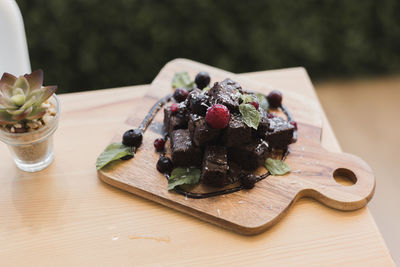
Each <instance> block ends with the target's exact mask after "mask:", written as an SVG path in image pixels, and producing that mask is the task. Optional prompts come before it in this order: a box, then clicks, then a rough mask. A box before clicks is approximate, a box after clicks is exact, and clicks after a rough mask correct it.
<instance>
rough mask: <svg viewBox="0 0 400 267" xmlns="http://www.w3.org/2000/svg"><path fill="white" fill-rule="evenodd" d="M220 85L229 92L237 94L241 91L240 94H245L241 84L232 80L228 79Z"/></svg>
mask: <svg viewBox="0 0 400 267" xmlns="http://www.w3.org/2000/svg"><path fill="white" fill-rule="evenodd" d="M220 84H221V87H222V88H223V89H224V90H225V91H227V92H230V93H235V92H236V91H239V92H240V93H243V89H242V87H241V86H240V84H239V83H237V82H235V81H233V80H231V79H230V78H226V79H225V80H223V81H222V82H221V83H220Z"/></svg>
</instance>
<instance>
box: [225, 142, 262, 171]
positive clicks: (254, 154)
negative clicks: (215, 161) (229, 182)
mask: <svg viewBox="0 0 400 267" xmlns="http://www.w3.org/2000/svg"><path fill="white" fill-rule="evenodd" d="M228 155H229V160H232V161H234V162H236V163H237V164H239V165H240V166H241V167H242V168H243V169H245V170H248V171H251V170H255V169H257V167H258V166H260V165H262V164H264V161H265V159H266V158H267V155H268V144H267V143H266V142H265V141H264V140H262V139H254V140H252V141H251V142H250V143H249V144H246V145H241V146H237V147H231V148H230V149H229V154H228Z"/></svg>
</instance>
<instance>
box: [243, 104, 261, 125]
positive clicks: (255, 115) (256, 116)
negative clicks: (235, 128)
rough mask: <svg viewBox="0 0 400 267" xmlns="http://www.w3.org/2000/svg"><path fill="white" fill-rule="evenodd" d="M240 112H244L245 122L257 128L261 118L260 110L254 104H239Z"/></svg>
mask: <svg viewBox="0 0 400 267" xmlns="http://www.w3.org/2000/svg"><path fill="white" fill-rule="evenodd" d="M239 112H240V114H242V119H243V122H244V123H245V124H246V125H247V126H249V127H251V128H254V129H255V130H257V128H258V125H259V124H260V120H261V116H260V112H258V110H256V108H255V107H254V106H253V105H251V104H245V103H242V104H240V105H239Z"/></svg>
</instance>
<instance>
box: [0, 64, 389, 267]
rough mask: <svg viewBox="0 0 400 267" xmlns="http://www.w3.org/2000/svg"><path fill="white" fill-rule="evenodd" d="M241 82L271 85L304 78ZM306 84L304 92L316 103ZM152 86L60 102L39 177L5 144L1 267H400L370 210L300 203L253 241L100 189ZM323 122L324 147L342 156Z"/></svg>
mask: <svg viewBox="0 0 400 267" xmlns="http://www.w3.org/2000/svg"><path fill="white" fill-rule="evenodd" d="M242 75H243V76H245V77H249V78H252V79H257V80H258V81H262V82H268V83H270V84H272V85H273V82H274V80H282V78H283V77H285V79H288V78H289V79H299V78H301V77H302V78H303V79H304V75H305V72H304V70H303V69H301V68H295V69H287V70H280V71H269V72H258V73H249V74H242ZM307 81H308V80H307ZM308 83H309V85H308V86H307V88H308V90H307V91H305V92H303V93H304V94H306V95H308V96H309V97H312V98H316V94H315V92H314V90H313V88H312V85H311V82H309V81H308ZM147 89H148V85H143V86H132V87H125V88H118V89H110V90H100V91H91V92H83V93H75V94H65V95H61V96H60V98H61V103H62V114H61V121H60V126H59V129H58V130H57V132H56V134H55V161H54V162H53V164H52V165H51V166H50V167H49V168H47V169H46V170H44V171H42V172H39V173H34V174H31V173H24V172H22V171H19V170H18V169H17V168H16V167H15V165H14V163H13V161H12V158H11V156H10V154H9V152H8V151H7V148H6V146H5V145H4V144H2V143H1V144H0V166H1V172H0V222H1V223H0V244H1V246H0V262H1V265H2V266H21V265H29V266H38V265H40V266H74V265H75V266H76V265H77V266H89V265H90V266H91V265H93V266H132V265H157V266H160V265H161V266H163V265H173V266H176V265H190V266H193V265H200V266H210V265H219V264H220V265H222V264H224V265H242V266H243V265H263V266H265V265H296V266H299V265H306V266H310V265H324V266H326V265H334V266H337V265H339V264H346V265H352V266H357V265H360V266H365V265H373V266H392V265H394V263H393V260H392V258H391V256H390V253H389V251H388V250H387V247H386V245H385V243H384V240H383V239H382V236H381V234H380V233H379V230H378V228H377V227H376V224H375V222H374V219H373V218H372V216H371V214H370V212H369V211H368V208H363V209H361V210H358V211H354V212H342V211H336V210H333V209H330V208H327V207H325V206H323V205H321V204H319V203H317V202H315V201H313V200H311V199H303V200H300V201H299V202H298V203H297V205H295V207H294V208H293V209H292V210H291V211H290V212H289V214H288V216H287V217H285V218H284V219H283V220H282V221H281V222H280V223H279V224H277V225H276V226H274V227H273V228H272V229H271V230H269V231H267V232H265V233H263V234H260V235H257V236H251V237H249V236H241V235H238V234H235V233H232V232H229V231H227V230H223V229H221V228H219V227H216V226H213V225H211V224H209V223H205V222H202V221H200V220H197V219H195V218H193V217H191V216H188V215H184V214H182V213H179V212H176V211H174V210H171V209H169V208H166V207H163V206H161V205H158V204H155V203H153V202H151V201H147V200H145V199H141V198H139V197H136V196H134V195H132V194H129V193H126V192H123V191H120V190H118V189H115V188H113V187H110V186H108V185H106V184H104V183H102V182H101V181H100V180H99V179H98V178H97V175H96V170H95V166H94V164H95V160H96V157H97V156H98V154H99V153H100V152H101V151H102V150H103V149H104V147H105V146H106V145H107V144H108V143H109V141H110V139H111V138H112V137H113V135H114V133H115V131H116V129H117V128H118V127H119V125H120V124H121V123H122V122H123V121H124V119H125V118H126V117H127V114H128V113H129V112H130V110H131V108H132V103H133V102H134V100H135V98H139V97H141V96H142V95H144V93H145V92H146V90H147ZM321 114H322V115H323V111H322V109H321ZM323 118H324V131H323V138H322V142H323V144H324V145H325V146H326V147H327V148H329V149H331V150H340V147H339V145H338V143H337V141H336V139H335V137H334V135H333V133H332V130H331V128H330V126H329V123H328V122H327V120H326V117H325V116H324V115H323Z"/></svg>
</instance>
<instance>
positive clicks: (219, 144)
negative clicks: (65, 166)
mask: <svg viewBox="0 0 400 267" xmlns="http://www.w3.org/2000/svg"><path fill="white" fill-rule="evenodd" d="M176 75H183V76H182V77H177V78H176V79H175V77H174V80H175V81H179V83H178V82H177V83H175V85H176V84H178V85H176V86H175V92H174V93H173V94H168V95H167V96H165V97H163V98H162V99H160V100H159V101H157V103H156V104H155V105H154V106H153V107H152V108H151V110H150V111H149V113H148V114H147V115H146V117H145V118H144V120H143V122H142V123H141V124H140V126H139V128H138V129H136V131H137V132H138V133H141V134H142V133H144V132H145V131H146V129H147V127H148V126H149V125H150V123H151V121H152V120H153V119H154V117H155V116H156V114H157V112H158V111H159V110H160V109H161V108H162V107H163V106H164V105H166V104H167V103H168V102H171V101H172V102H173V103H172V104H171V105H169V106H167V107H165V108H164V129H165V132H164V134H163V136H162V138H157V139H155V140H154V143H153V145H154V148H155V151H157V152H158V153H160V158H159V160H158V162H157V166H156V167H157V170H159V171H160V172H161V173H163V174H165V176H166V177H167V179H168V183H169V184H170V182H171V184H173V187H171V188H170V187H169V188H168V189H169V190H172V189H173V190H174V191H175V192H177V193H179V194H182V195H185V196H186V197H190V198H207V197H212V196H217V195H223V194H229V193H233V192H237V191H239V190H242V189H251V188H253V187H254V185H255V183H257V182H259V181H261V180H263V179H265V178H266V177H268V176H269V175H270V172H269V171H267V172H266V173H264V174H262V175H258V176H256V175H254V174H253V173H252V172H253V171H255V170H257V169H258V168H259V167H260V166H266V159H267V158H268V157H273V156H275V157H276V155H277V154H279V151H281V152H280V153H282V157H281V159H280V160H278V161H279V162H282V163H281V164H284V163H283V160H284V159H285V158H286V156H287V155H288V153H289V151H288V145H289V144H290V143H292V142H295V141H296V138H297V132H296V130H297V124H296V122H295V121H294V120H293V118H292V116H291V115H290V113H289V111H288V110H287V108H286V107H285V106H284V105H282V94H281V93H280V92H279V91H272V92H271V93H270V94H269V95H268V96H265V95H262V94H255V93H253V92H249V91H246V90H243V89H242V87H241V86H240V85H239V84H238V83H237V82H235V81H233V80H231V79H225V80H223V81H222V82H215V83H214V85H213V86H212V87H211V88H210V87H208V84H209V82H210V77H209V75H208V73H206V72H201V73H199V74H198V75H197V76H196V80H195V82H194V83H193V82H191V81H189V80H188V79H189V78H188V74H187V73H184V72H182V73H177V74H176ZM178 86H183V87H182V88H181V87H180V88H178ZM196 87H197V88H196ZM259 101H260V102H259ZM268 106H270V107H271V108H273V109H280V110H282V111H283V112H284V114H285V115H286V117H287V120H285V119H283V118H281V117H277V116H276V115H275V114H274V113H270V112H269V110H268ZM130 131H133V132H134V131H135V130H129V131H128V132H129V133H130ZM168 138H169V145H170V149H168V148H167V149H166V148H165V145H166V144H168V142H167V141H168ZM125 139H126V138H125ZM125 143H126V142H125ZM132 144H133V143H132ZM128 145H130V143H129V144H128ZM133 146H134V149H137V148H138V147H139V146H140V143H138V144H136V143H135V144H134V145H133ZM133 151H134V150H133ZM132 156H133V155H132ZM132 156H131V157H132ZM131 157H130V158H131ZM275 161H276V160H275ZM289 170H290V168H289ZM283 174H285V173H282V174H278V175H283ZM176 182H177V183H176ZM199 182H200V183H204V184H205V185H208V186H211V187H215V188H219V189H217V190H216V191H212V192H206V193H195V192H190V191H187V190H185V189H183V188H182V187H180V185H186V184H197V183H199ZM174 183H175V184H174ZM238 183H240V184H239V185H238ZM231 184H232V185H231ZM233 184H234V185H233Z"/></svg>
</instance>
